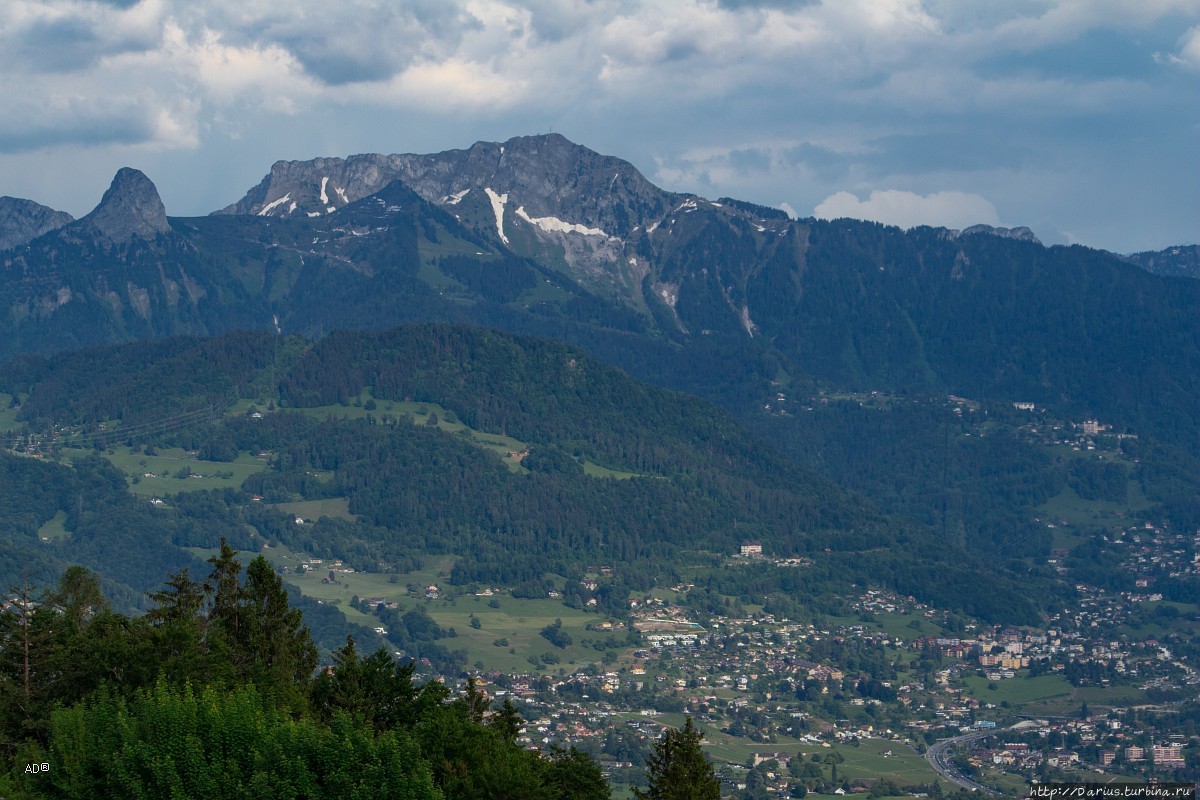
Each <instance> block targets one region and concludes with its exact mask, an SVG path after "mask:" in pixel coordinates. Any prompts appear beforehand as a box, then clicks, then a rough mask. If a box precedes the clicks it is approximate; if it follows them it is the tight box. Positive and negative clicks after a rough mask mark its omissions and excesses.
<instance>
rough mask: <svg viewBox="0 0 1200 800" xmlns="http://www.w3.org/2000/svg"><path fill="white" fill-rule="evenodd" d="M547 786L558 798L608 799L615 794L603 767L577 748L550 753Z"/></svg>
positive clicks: (554, 797) (561, 799) (552, 795)
mask: <svg viewBox="0 0 1200 800" xmlns="http://www.w3.org/2000/svg"><path fill="white" fill-rule="evenodd" d="M546 787H547V788H548V789H549V790H550V793H551V797H552V798H553V799H554V800H608V798H609V797H610V796H611V795H612V788H611V787H610V786H609V785H608V781H607V780H605V778H604V773H603V772H601V771H600V766H599V765H598V764H597V763H596V762H595V761H593V760H592V759H591V758H590V757H588V756H587V754H585V753H581V752H580V751H579V750H578V749H577V748H575V747H571V748H570V749H567V750H560V749H557V748H556V749H555V750H554V751H553V752H552V753H551V754H550V763H549V764H548V765H547V767H546Z"/></svg>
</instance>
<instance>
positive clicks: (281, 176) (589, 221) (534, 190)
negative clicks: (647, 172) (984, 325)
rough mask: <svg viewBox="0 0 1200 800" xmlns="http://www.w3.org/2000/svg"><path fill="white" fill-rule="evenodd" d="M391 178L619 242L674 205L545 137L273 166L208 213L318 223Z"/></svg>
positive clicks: (615, 168) (613, 167)
mask: <svg viewBox="0 0 1200 800" xmlns="http://www.w3.org/2000/svg"><path fill="white" fill-rule="evenodd" d="M397 179H399V180H402V181H404V183H406V184H407V185H408V186H409V187H411V188H412V189H413V191H415V192H416V193H417V194H419V195H420V196H421V197H423V198H424V199H425V200H428V201H430V202H433V203H437V204H440V205H445V206H453V205H456V204H458V203H459V202H460V201H461V200H462V199H463V198H464V197H465V196H466V194H467V193H484V192H486V190H489V189H490V190H491V192H492V193H494V194H495V195H496V196H497V197H502V196H504V197H506V201H505V203H504V208H505V209H506V212H505V213H507V214H514V215H516V214H517V213H518V209H524V215H523V216H525V217H528V218H530V219H535V220H543V223H542V224H541V225H539V226H537V227H539V228H540V229H542V230H551V231H552V230H554V229H555V228H558V229H562V230H565V231H567V232H578V231H580V230H581V229H583V228H586V229H590V230H594V231H600V232H603V234H604V235H605V236H608V237H622V238H623V237H625V236H626V235H628V234H629V232H630V231H632V230H633V228H635V227H637V226H638V225H645V224H650V223H652V222H653V221H656V220H658V219H661V217H662V215H663V214H664V213H666V211H667V210H668V209H669V204H670V203H671V202H672V200H674V199H675V195H674V194H672V193H669V192H664V191H663V190H661V189H659V188H658V187H656V186H654V185H653V184H652V183H650V182H649V181H648V180H646V178H645V177H644V176H643V175H642V174H641V173H640V172H638V171H637V169H636V168H634V167H633V165H631V164H629V163H628V162H626V161H623V160H621V159H619V158H614V157H611V156H603V155H600V154H599V153H596V152H594V151H592V150H589V149H587V148H586V147H582V146H580V145H577V144H574V143H572V142H570V141H568V140H567V139H566V138H564V137H563V136H560V135H558V134H548V135H543V136H522V137H518V138H515V139H510V140H508V141H507V142H504V143H503V144H499V143H496V142H478V143H476V144H475V145H473V146H472V147H470V148H469V149H467V150H449V151H446V152H444V153H435V154H432V155H411V154H409V155H379V154H367V155H357V156H350V157H349V158H317V159H313V160H311V161H280V162H277V163H276V164H275V165H274V166H273V167H272V168H271V172H270V174H268V175H267V176H266V177H265V178H264V179H263V180H262V182H261V183H259V184H258V186H255V187H254V188H253V189H251V190H250V191H249V192H247V194H246V195H245V197H243V198H242V199H241V200H239V201H238V202H237V203H234V204H233V205H230V206H228V207H226V208H224V209H222V210H221V211H219V212H216V213H220V214H260V215H264V216H291V215H294V214H307V215H309V216H318V215H322V214H327V213H330V212H332V211H336V210H337V209H339V208H342V207H343V206H345V205H347V204H348V203H351V202H354V201H355V200H359V199H361V198H363V197H366V196H368V195H371V194H374V193H375V192H378V191H379V190H380V189H382V188H383V187H384V186H386V185H387V184H388V183H390V182H391V181H393V180H397ZM559 223H561V224H559ZM531 224H534V223H531ZM571 226H579V227H578V228H575V229H573V230H572V228H571ZM593 235H598V234H593Z"/></svg>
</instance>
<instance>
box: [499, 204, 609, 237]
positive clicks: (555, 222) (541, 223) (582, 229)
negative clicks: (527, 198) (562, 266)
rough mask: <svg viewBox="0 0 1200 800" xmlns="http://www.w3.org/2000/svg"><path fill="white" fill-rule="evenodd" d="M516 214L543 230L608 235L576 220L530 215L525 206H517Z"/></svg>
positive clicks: (585, 234) (586, 234)
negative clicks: (567, 220) (564, 220)
mask: <svg viewBox="0 0 1200 800" xmlns="http://www.w3.org/2000/svg"><path fill="white" fill-rule="evenodd" d="M517 216H518V217H520V218H521V219H523V220H525V221H526V222H529V223H532V224H534V225H536V226H538V227H539V228H541V229H542V230H544V231H558V232H559V233H582V234H583V235H584V236H604V237H607V236H608V234H607V233H605V232H604V231H602V230H600V229H599V228H589V227H587V226H586V225H581V224H579V223H577V222H563V221H562V220H561V219H559V218H558V217H531V216H529V214H527V213H526V212H525V206H518V207H517Z"/></svg>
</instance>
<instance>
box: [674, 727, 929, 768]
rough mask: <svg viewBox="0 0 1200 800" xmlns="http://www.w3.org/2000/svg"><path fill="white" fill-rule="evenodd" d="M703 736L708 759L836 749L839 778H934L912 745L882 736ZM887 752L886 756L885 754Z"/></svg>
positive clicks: (736, 760) (712, 732)
mask: <svg viewBox="0 0 1200 800" xmlns="http://www.w3.org/2000/svg"><path fill="white" fill-rule="evenodd" d="M659 719H662V717H659ZM704 738H705V740H706V741H710V742H711V744H710V745H708V746H706V747H705V752H706V753H708V755H709V757H710V758H712V759H713V760H716V761H726V762H729V763H732V764H744V763H746V761H747V760H749V758H750V757H751V756H752V755H754V754H755V753H786V754H788V755H789V756H792V755H795V754H797V753H801V754H803V755H804V756H805V757H808V756H810V755H812V754H813V753H819V754H820V755H821V756H822V757H824V756H825V755H827V754H829V753H832V752H836V753H838V754H840V755H841V756H842V758H843V759H845V760H844V761H843V762H842V763H841V764H838V777H839V779H840V778H841V777H842V776H845V777H846V778H847V779H849V780H851V781H853V780H854V779H856V778H858V779H864V780H872V781H874V780H879V779H885V780H890V781H893V782H895V783H897V784H900V785H907V784H914V783H929V782H931V781H933V780H936V779H937V774H936V773H935V772H934V771H933V769H932V768H930V766H929V764H928V762H926V761H925V759H924V758H922V757H921V756H919V755H917V753H916V752H915V751H913V749H912V748H910V747H908V746H907V745H903V744H900V743H898V742H892V741H888V740H886V739H866V740H863V741H861V742H860V743H859V745H858V746H857V747H854V746H851V745H845V744H837V745H833V746H831V747H821V746H819V745H814V744H811V743H808V742H798V741H796V740H792V739H783V740H781V741H779V742H773V743H771V744H758V743H755V742H748V741H746V740H745V739H734V738H731V737H729V736H726V735H725V734H723V733H721V732H720V731H719V730H717V729H715V728H713V727H711V726H706V727H705V729H704ZM887 753H890V755H885V754H887ZM825 769H828V767H825Z"/></svg>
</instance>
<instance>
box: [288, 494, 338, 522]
mask: <svg viewBox="0 0 1200 800" xmlns="http://www.w3.org/2000/svg"><path fill="white" fill-rule="evenodd" d="M272 508H278V509H279V510H280V511H282V512H284V513H285V514H291V515H292V516H294V517H301V518H302V519H306V520H312V521H314V522H315V521H316V520H318V519H320V518H321V517H330V518H333V519H346V520H350V521H351V522H356V521H357V520H358V516H357V515H356V514H351V513H350V501H349V500H347V499H346V498H344V497H330V498H327V499H325V500H299V501H297V502H295V503H275V504H274V505H273V506H272Z"/></svg>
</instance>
